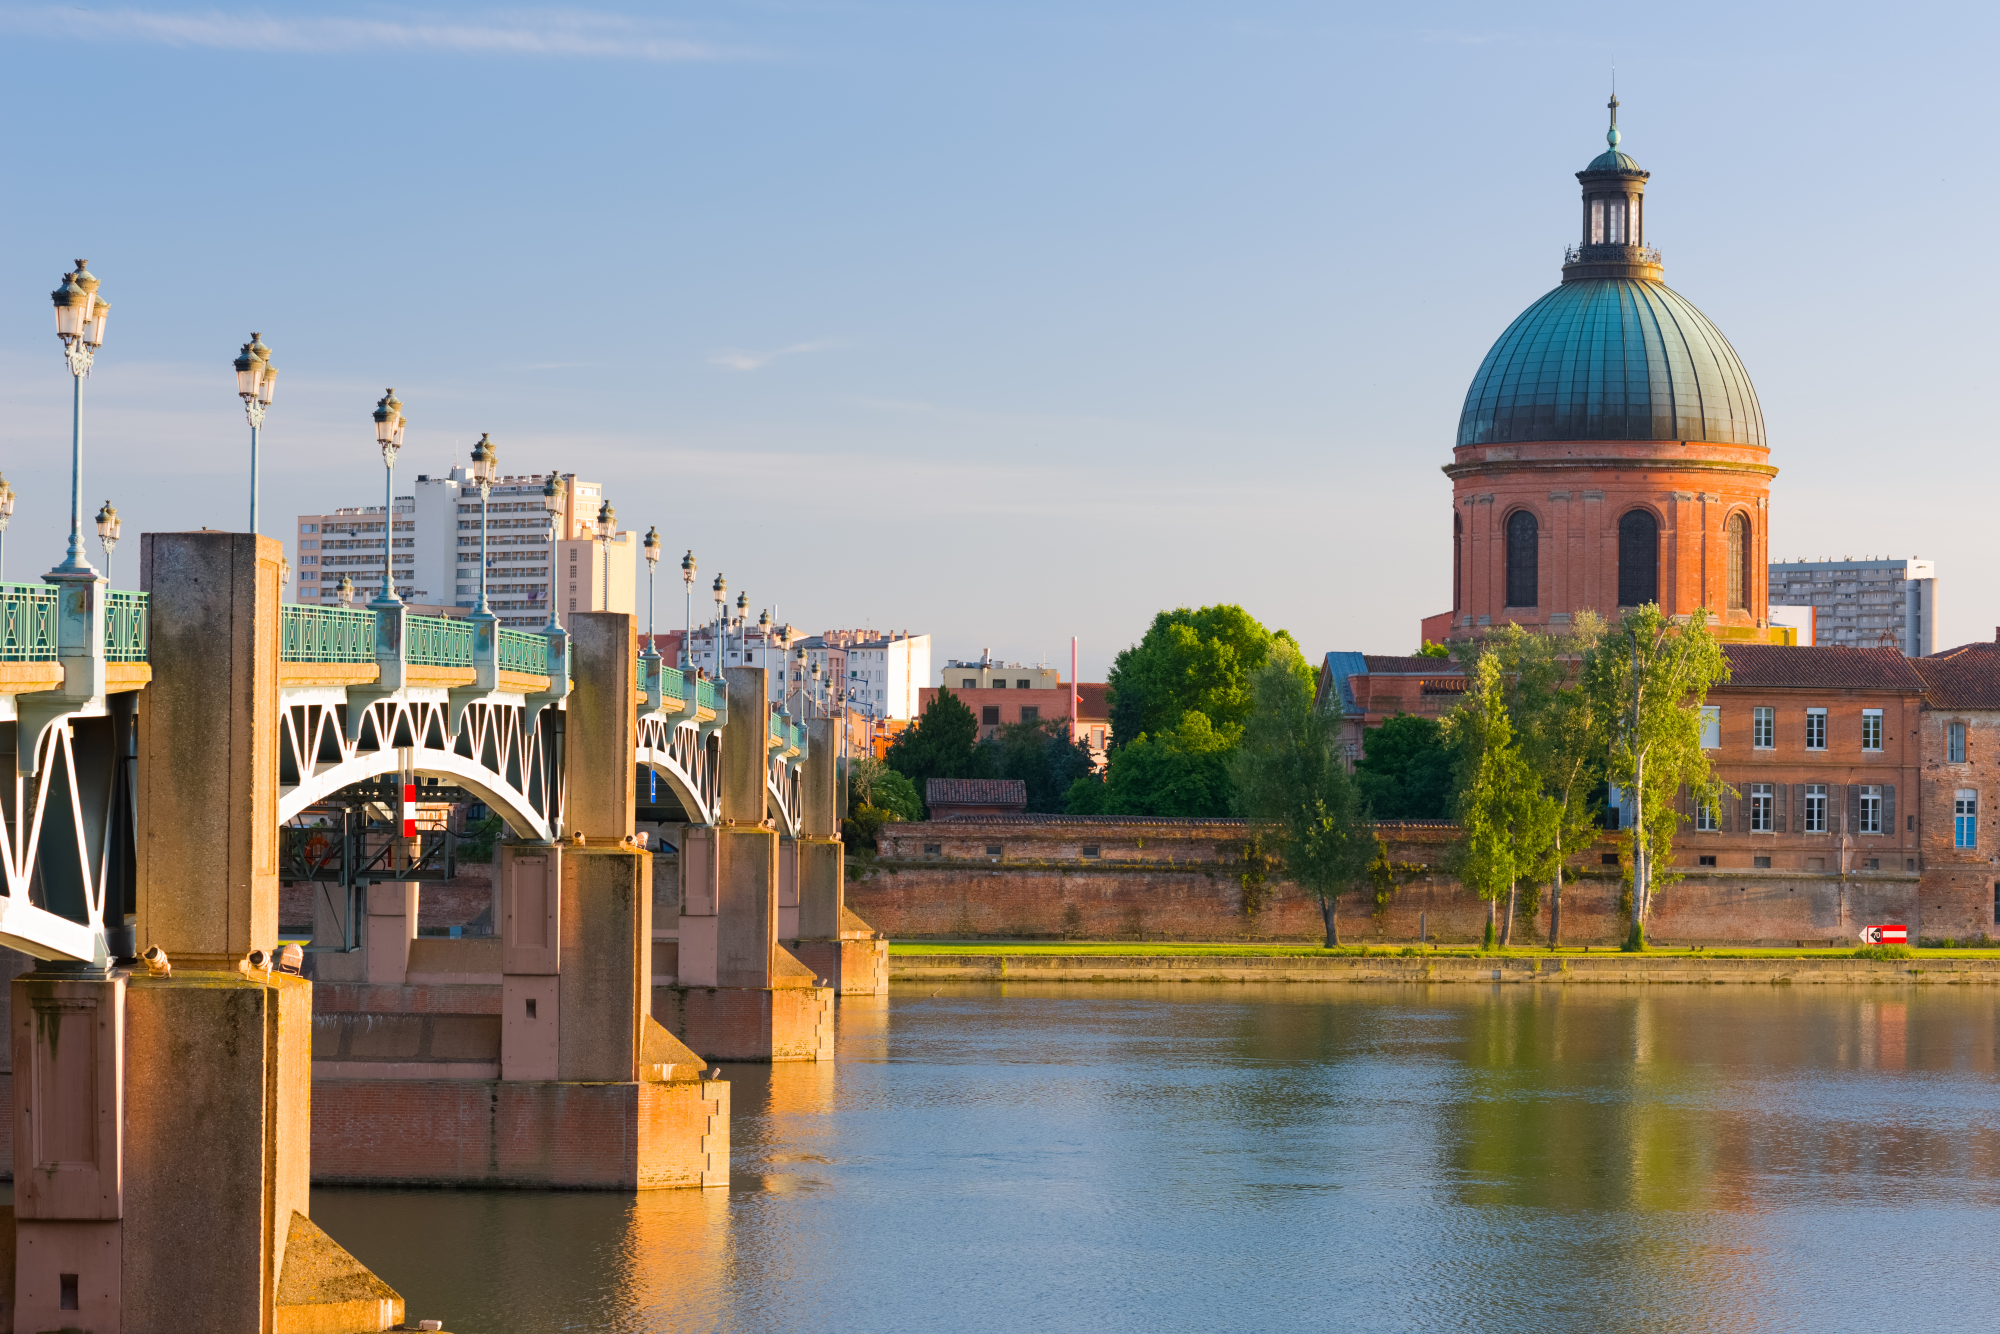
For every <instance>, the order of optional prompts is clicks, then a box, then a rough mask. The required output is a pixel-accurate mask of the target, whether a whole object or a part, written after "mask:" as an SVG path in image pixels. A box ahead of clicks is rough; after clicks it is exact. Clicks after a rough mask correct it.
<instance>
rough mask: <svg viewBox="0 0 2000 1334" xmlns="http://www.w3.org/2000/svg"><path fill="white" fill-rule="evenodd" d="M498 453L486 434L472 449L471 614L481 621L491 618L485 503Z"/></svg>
mask: <svg viewBox="0 0 2000 1334" xmlns="http://www.w3.org/2000/svg"><path fill="white" fill-rule="evenodd" d="M499 459H500V451H498V450H496V449H495V448H493V441H492V440H491V438H490V437H488V435H487V433H486V432H484V431H481V432H480V433H479V443H478V444H476V445H474V446H473V447H472V481H473V485H475V486H477V487H478V488H479V606H478V608H477V609H476V610H475V611H474V612H473V614H474V615H475V616H478V617H480V618H481V619H482V620H491V619H492V618H493V609H492V608H491V607H489V606H488V605H487V604H486V502H487V501H488V500H489V499H490V498H491V497H492V495H493V475H494V474H495V473H496V472H498V471H499V470H500V464H499ZM452 564H453V565H456V564H458V553H456V552H453V553H452Z"/></svg>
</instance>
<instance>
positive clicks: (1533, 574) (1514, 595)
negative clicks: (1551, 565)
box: [1507, 510, 1542, 607]
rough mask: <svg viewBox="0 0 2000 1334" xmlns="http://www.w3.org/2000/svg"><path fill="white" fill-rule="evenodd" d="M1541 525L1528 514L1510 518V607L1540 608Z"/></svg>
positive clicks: (1508, 554) (1508, 569)
mask: <svg viewBox="0 0 2000 1334" xmlns="http://www.w3.org/2000/svg"><path fill="white" fill-rule="evenodd" d="M1540 536H1541V525H1540V524H1538V523H1536V522H1535V516H1534V515H1533V514H1531V513H1529V512H1528V511H1527V510H1515V511H1514V512H1513V513H1512V514H1510V515H1508V516H1507V605H1508V606H1510V607H1532V606H1535V605H1537V592H1538V590H1539V589H1540V587H1541V574H1542V565H1541V543H1540V541H1539V539H1540Z"/></svg>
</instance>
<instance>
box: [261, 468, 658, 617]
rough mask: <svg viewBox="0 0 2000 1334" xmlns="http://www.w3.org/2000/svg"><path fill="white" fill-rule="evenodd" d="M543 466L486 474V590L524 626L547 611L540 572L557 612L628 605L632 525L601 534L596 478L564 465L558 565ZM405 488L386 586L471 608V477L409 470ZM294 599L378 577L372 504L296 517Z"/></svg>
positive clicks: (475, 497) (377, 582)
mask: <svg viewBox="0 0 2000 1334" xmlns="http://www.w3.org/2000/svg"><path fill="white" fill-rule="evenodd" d="M545 482H546V475H545V474H538V473H530V474H523V475H508V476H500V477H496V478H495V479H494V482H493V488H492V493H491V496H490V498H489V499H488V501H487V503H486V506H485V509H486V517H485V524H486V549H487V576H486V578H487V583H486V596H487V602H488V604H489V605H490V606H491V607H492V609H493V613H494V615H496V616H498V617H499V618H500V622H501V624H503V625H507V626H511V627H513V628H515V629H522V630H533V629H538V628H540V627H541V626H543V625H546V624H547V623H548V619H549V598H550V594H551V590H550V582H551V579H553V580H554V581H555V590H554V595H555V597H556V599H557V602H556V613H557V619H558V620H566V618H567V616H568V613H569V612H572V611H606V610H610V611H624V612H630V611H632V610H633V607H634V603H633V593H634V590H635V588H636V585H637V570H638V554H639V537H638V535H637V534H636V533H633V532H630V531H624V532H618V533H614V534H610V535H609V536H608V538H607V540H604V541H599V540H597V539H598V533H597V514H598V507H599V506H600V505H601V504H602V503H603V499H604V493H603V487H602V486H600V485H599V484H598V483H596V482H585V481H580V480H578V479H577V477H576V476H575V475H574V474H565V475H564V476H562V477H561V478H560V479H559V482H560V486H561V488H562V494H563V508H562V511H561V513H560V514H559V515H558V516H557V526H556V537H557V543H556V545H557V557H558V561H557V565H556V567H555V568H554V570H552V569H551V567H550V561H549V537H548V534H549V528H548V513H547V510H546V509H545V508H544V507H543V504H542V488H543V486H544V484H545ZM411 489H412V491H413V492H414V494H412V495H408V496H398V497H396V512H395V515H394V522H395V529H394V532H393V534H392V536H393V539H394V546H393V547H392V548H391V554H392V556H393V557H394V570H395V582H396V593H397V595H398V596H399V597H401V598H403V599H404V600H405V601H408V602H414V603H420V604H425V605H431V606H442V607H461V608H466V609H468V610H469V609H470V608H472V607H474V606H477V605H478V602H479V533H480V501H479V488H478V486H477V485H476V484H475V483H474V482H473V480H472V477H471V474H470V471H469V469H466V468H462V467H460V468H453V469H452V470H451V472H450V473H449V474H448V475H447V476H444V477H432V476H429V475H428V474H419V475H418V477H417V480H416V482H415V484H414V486H413V487H412V488H411ZM295 539H296V541H297V544H298V545H297V560H296V561H295V563H294V570H295V579H296V581H297V585H298V599H299V601H301V602H307V603H320V604H325V603H331V602H334V601H336V600H337V599H338V589H339V586H340V576H341V575H343V574H345V575H347V576H348V577H350V578H351V579H352V580H353V581H354V601H355V605H357V606H359V605H362V604H364V603H366V602H368V601H369V600H371V599H372V598H374V597H375V596H377V595H378V593H379V592H380V591H381V587H382V507H381V506H380V505H364V506H355V507H352V508H341V509H335V510H332V511H330V512H328V513H324V514H301V515H300V516H299V518H298V530H297V532H296V534H295Z"/></svg>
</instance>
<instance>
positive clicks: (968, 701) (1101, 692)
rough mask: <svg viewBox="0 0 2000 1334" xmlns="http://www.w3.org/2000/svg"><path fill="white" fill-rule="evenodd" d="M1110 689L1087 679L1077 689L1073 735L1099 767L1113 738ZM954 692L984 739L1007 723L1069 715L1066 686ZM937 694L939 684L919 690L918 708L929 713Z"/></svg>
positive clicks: (1031, 721) (1039, 720)
mask: <svg viewBox="0 0 2000 1334" xmlns="http://www.w3.org/2000/svg"><path fill="white" fill-rule="evenodd" d="M1109 689H1110V687H1108V686H1106V685H1105V684H1104V683H1103V682H1101V681H1084V682H1082V683H1080V684H1079V685H1078V686H1077V688H1076V723H1075V726H1074V728H1073V729H1072V733H1071V734H1072V736H1073V737H1074V739H1075V740H1078V741H1081V742H1083V743H1085V744H1086V745H1088V746H1089V747H1090V753H1091V755H1092V756H1094V757H1095V758H1096V760H1097V763H1098V765H1099V766H1100V767H1102V765H1103V764H1104V754H1105V747H1106V746H1108V745H1109V744H1110V741H1111V709H1110V705H1109V702H1108V700H1107V692H1108V691H1109ZM951 693H952V694H953V695H954V696H955V697H957V699H958V701H959V702H960V703H961V704H963V705H965V707H967V708H968V709H971V710H972V716H973V717H975V718H977V719H978V720H979V738H980V740H982V741H984V740H985V739H986V738H987V737H990V736H992V735H993V734H994V733H996V732H998V731H999V730H1000V728H1001V727H1002V726H1003V725H1005V724H1010V723H1034V722H1048V721H1049V720H1050V719H1052V718H1067V717H1069V687H1068V686H1067V685H1063V686H1058V687H1057V688H1055V689H1053V690H1036V689H1033V688H1029V689H1026V690H1019V689H1013V688H1007V687H1002V688H999V689H994V688H991V687H989V688H987V689H983V690H981V689H977V688H975V689H972V690H962V689H957V688H953V689H952V692H951ZM937 696H938V687H936V686H925V687H924V688H922V689H921V690H919V691H918V692H917V707H918V709H919V711H920V713H928V712H930V707H931V701H933V700H935V699H936V698H937Z"/></svg>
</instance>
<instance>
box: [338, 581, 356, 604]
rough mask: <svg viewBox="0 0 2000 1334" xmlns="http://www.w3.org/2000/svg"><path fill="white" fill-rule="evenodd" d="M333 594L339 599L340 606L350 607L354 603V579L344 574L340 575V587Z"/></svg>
mask: <svg viewBox="0 0 2000 1334" xmlns="http://www.w3.org/2000/svg"><path fill="white" fill-rule="evenodd" d="M334 596H335V597H337V598H339V599H340V605H341V606H343V607H352V606H353V605H354V581H353V580H352V579H350V578H348V577H347V576H346V575H344V574H343V575H341V576H340V587H339V589H338V590H337V591H336V592H335V593H334Z"/></svg>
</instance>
